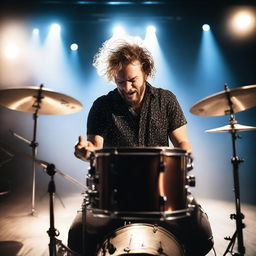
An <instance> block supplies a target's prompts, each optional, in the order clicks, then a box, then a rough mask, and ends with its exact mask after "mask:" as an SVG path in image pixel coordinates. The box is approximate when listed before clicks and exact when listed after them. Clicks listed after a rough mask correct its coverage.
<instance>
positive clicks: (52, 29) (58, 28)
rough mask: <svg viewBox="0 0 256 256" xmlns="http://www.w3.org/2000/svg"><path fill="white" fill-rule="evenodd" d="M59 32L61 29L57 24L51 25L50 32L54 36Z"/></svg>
mask: <svg viewBox="0 0 256 256" xmlns="http://www.w3.org/2000/svg"><path fill="white" fill-rule="evenodd" d="M60 30H61V27H60V25H59V24H53V25H51V28H50V31H51V32H52V33H54V34H59V33H60Z"/></svg>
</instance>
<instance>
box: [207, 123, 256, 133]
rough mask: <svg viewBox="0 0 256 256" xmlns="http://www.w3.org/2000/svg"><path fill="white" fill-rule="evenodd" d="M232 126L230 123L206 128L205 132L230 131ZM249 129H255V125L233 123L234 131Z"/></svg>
mask: <svg viewBox="0 0 256 256" xmlns="http://www.w3.org/2000/svg"><path fill="white" fill-rule="evenodd" d="M232 130H233V129H232V126H231V124H228V125H225V126H222V127H218V128H214V129H210V130H206V131H205V132H232ZM251 130H256V127H254V126H248V125H241V124H234V131H236V132H245V131H251Z"/></svg>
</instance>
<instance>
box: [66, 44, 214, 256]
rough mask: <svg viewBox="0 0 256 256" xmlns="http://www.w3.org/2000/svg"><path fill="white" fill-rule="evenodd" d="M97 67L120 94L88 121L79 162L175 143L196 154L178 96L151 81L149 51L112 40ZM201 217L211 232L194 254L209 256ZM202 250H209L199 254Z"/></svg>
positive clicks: (107, 98) (99, 103)
mask: <svg viewBox="0 0 256 256" xmlns="http://www.w3.org/2000/svg"><path fill="white" fill-rule="evenodd" d="M93 65H94V67H96V69H97V71H98V73H99V75H101V76H104V77H106V78H107V79H108V80H109V81H111V82H114V83H115V84H116V88H115V89H114V90H112V91H110V92H109V93H108V94H107V95H104V96H101V97H99V98H98V99H96V100H95V101H94V103H93V106H92V107H91V109H90V112H89V115H88V120H87V139H86V140H85V139H84V138H83V137H82V136H79V140H78V143H77V144H76V146H75V156H76V157H78V158H79V159H81V160H84V161H87V160H88V158H89V156H90V155H91V152H93V151H94V150H96V149H102V148H105V147H156V146H169V139H170V141H171V143H172V144H173V146H174V147H178V148H181V149H185V150H187V151H188V152H189V153H191V152H192V148H191V144H190V142H189V140H188V136H187V132H186V123H187V121H186V119H185V116H184V114H183V111H182V109H181V107H180V105H179V103H178V101H177V99H176V97H175V95H174V94H173V93H172V92H171V91H169V90H164V89H161V88H156V87H154V86H152V85H151V84H150V83H149V82H148V81H147V79H148V78H149V77H152V76H153V75H154V72H155V68H154V61H153V58H152V56H151V54H150V53H149V51H148V50H146V49H145V48H144V47H142V46H141V45H138V44H135V43H130V42H129V43H128V42H125V41H122V42H121V41H116V42H113V41H112V42H111V40H109V41H106V42H105V43H104V44H103V46H102V48H100V50H99V52H98V53H97V54H96V55H95V58H94V62H93ZM167 82H168V81H167ZM198 207H199V206H198ZM199 208H200V207H199ZM198 217H199V218H200V219H199V222H204V223H206V224H205V231H203V232H201V233H200V232H199V234H198V236H197V235H196V234H194V235H193V236H194V237H196V239H197V240H198V241H196V244H195V245H194V247H195V248H188V252H189V253H190V254H189V255H197V256H200V255H205V254H206V253H207V252H208V251H209V250H210V249H211V247H212V244H213V242H212V235H211V229H210V225H209V223H208V220H207V217H206V215H205V214H204V213H203V212H202V210H201V208H200V210H199V213H198ZM198 217H197V219H198ZM197 221H198V220H197ZM196 225H197V223H196ZM77 227H78V224H77V220H76V221H75V222H74V224H73V226H72V227H71V230H70V234H69V246H70V247H71V249H74V250H75V249H76V247H77V244H76V243H77V241H78V240H77V239H76V238H75V237H76V235H74V234H75V231H74V230H75V229H76V228H77ZM200 229H201V230H202V229H204V227H200ZM192 232H194V230H193V231H192ZM202 233H205V234H206V235H205V237H204V236H202ZM199 237H200V238H199ZM189 239H190V238H188V239H185V240H189ZM200 239H201V240H200ZM192 240H193V243H194V240H195V239H192ZM199 244H204V246H205V248H206V249H205V248H204V249H203V250H201V249H198V248H200V246H199ZM188 247H190V246H189V245H188Z"/></svg>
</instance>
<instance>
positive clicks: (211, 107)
mask: <svg viewBox="0 0 256 256" xmlns="http://www.w3.org/2000/svg"><path fill="white" fill-rule="evenodd" d="M229 98H230V101H231V103H232V109H233V112H234V113H236V112H240V111H244V110H247V109H249V108H252V107H255V106H256V85H247V86H242V87H240V88H235V89H229V90H227V91H222V92H219V93H216V94H213V95H211V96H208V97H206V98H203V99H202V100H200V101H198V102H196V103H195V104H193V105H192V107H191V108H190V112H191V113H192V114H195V115H199V116H222V115H229V114H231V109H230V105H229V100H228V99H229Z"/></svg>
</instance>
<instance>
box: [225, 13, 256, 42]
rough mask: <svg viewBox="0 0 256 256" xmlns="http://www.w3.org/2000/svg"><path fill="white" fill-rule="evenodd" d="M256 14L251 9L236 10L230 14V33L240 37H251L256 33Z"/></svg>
mask: <svg viewBox="0 0 256 256" xmlns="http://www.w3.org/2000/svg"><path fill="white" fill-rule="evenodd" d="M255 21H256V13H255V11H253V10H250V9H239V10H235V11H233V12H232V13H231V14H230V18H229V29H230V32H231V33H232V34H233V35H235V36H238V37H243V36H249V35H251V34H252V33H253V32H254V33H255V31H256V22H255Z"/></svg>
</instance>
